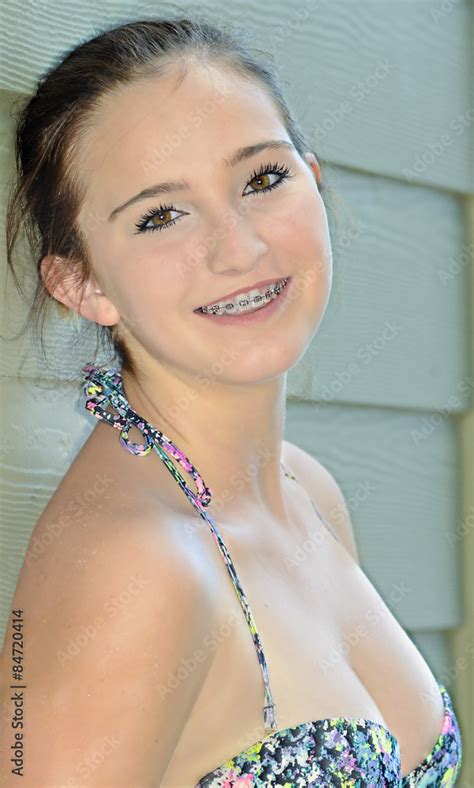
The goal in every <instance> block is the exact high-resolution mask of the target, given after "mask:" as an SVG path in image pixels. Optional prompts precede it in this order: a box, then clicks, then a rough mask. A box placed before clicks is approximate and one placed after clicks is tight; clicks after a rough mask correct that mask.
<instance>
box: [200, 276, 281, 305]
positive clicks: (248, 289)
mask: <svg viewBox="0 0 474 788" xmlns="http://www.w3.org/2000/svg"><path fill="white" fill-rule="evenodd" d="M287 278H289V277H286V276H278V277H273V279H262V280H261V281H260V282H255V284H254V285H249V286H248V287H239V289H238V290H233V291H232V293H227V294H226V295H224V296H220V298H214V300H213V301H209V303H208V304H200V306H211V304H218V303H220V302H221V301H225V300H226V299H228V298H233V297H234V296H236V295H239V293H250V292H251V290H257V289H258V290H260V288H261V287H265V285H271V284H273V283H274V282H280V281H281V280H282V279H287ZM199 308H200V307H197V309H199Z"/></svg>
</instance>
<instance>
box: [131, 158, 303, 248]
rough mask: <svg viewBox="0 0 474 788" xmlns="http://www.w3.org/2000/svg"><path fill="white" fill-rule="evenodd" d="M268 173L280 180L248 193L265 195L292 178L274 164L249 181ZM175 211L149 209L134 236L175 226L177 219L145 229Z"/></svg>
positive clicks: (284, 168) (163, 207)
mask: <svg viewBox="0 0 474 788" xmlns="http://www.w3.org/2000/svg"><path fill="white" fill-rule="evenodd" d="M269 173H276V174H277V175H279V176H280V180H279V181H277V182H276V183H272V184H270V186H266V187H265V188H264V189H259V190H257V191H253V192H250V193H251V194H266V193H267V192H269V191H271V190H272V189H276V188H277V187H278V186H281V184H282V183H284V181H286V180H287V178H293V177H294V176H293V173H292V172H291V170H290V168H289V167H287V166H286V164H279V163H278V162H275V163H274V164H262V165H261V167H260V169H259V170H258V171H257V170H254V171H253V173H252V175H251V176H250V179H249V181H252V180H253V179H254V178H260V177H261V176H262V175H268V174H269ZM249 181H248V182H249ZM248 182H247V183H248ZM248 196H249V195H248V194H245V195H244V197H248ZM175 210H176V208H174V206H173V205H160V207H159V208H151V209H150V210H149V211H147V213H146V214H145V215H144V216H142V217H141V219H140V221H139V222H137V223H136V224H135V227H136V228H137V233H134V235H137V234H138V233H146V232H149V231H150V230H151V231H154V230H167V229H168V227H172V226H173V224H176V222H177V221H178V218H179V217H177V218H176V219H171V220H170V221H169V222H168V223H167V224H163V225H161V226H160V225H155V226H151V227H147V226H146V225H147V223H148V222H149V221H150V219H152V218H153V216H155V215H156V214H157V213H165V212H166V211H175Z"/></svg>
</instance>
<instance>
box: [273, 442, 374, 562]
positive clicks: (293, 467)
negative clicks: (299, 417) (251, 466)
mask: <svg viewBox="0 0 474 788" xmlns="http://www.w3.org/2000/svg"><path fill="white" fill-rule="evenodd" d="M282 444H283V446H282V455H283V457H282V459H283V464H284V465H285V467H287V468H288V470H289V471H291V472H292V473H293V474H294V475H295V476H296V478H297V479H298V481H300V482H301V484H302V485H303V486H304V488H305V489H306V492H307V493H308V495H309V497H310V498H312V500H313V501H314V503H315V506H317V508H318V509H319V510H320V512H321V513H322V515H323V517H324V518H325V519H326V520H327V521H328V522H329V523H330V524H331V526H332V528H333V529H334V532H335V533H336V535H337V537H338V539H339V540H340V542H341V543H342V544H343V546H344V547H345V548H346V550H347V551H348V553H349V554H350V555H351V556H352V558H353V559H354V561H355V562H356V563H357V564H358V565H360V562H359V555H358V551H357V545H356V541H355V537H354V530H353V526H352V522H351V518H350V515H349V511H348V508H347V504H346V501H345V498H344V495H343V492H342V490H341V488H340V486H339V484H338V483H337V481H336V480H335V478H334V476H333V475H332V474H331V473H330V472H329V471H328V469H327V468H325V466H324V465H323V464H322V463H321V462H319V460H317V459H316V458H315V457H313V455H312V454H309V452H307V451H305V450H304V449H302V448H300V447H299V446H297V445H296V444H295V443H291V442H290V441H287V440H284V441H283V442H282Z"/></svg>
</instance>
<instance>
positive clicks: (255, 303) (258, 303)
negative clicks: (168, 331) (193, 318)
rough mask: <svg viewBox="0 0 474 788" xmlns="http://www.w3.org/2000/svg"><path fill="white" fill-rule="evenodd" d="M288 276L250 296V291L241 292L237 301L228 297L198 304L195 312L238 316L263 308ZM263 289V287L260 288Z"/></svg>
mask: <svg viewBox="0 0 474 788" xmlns="http://www.w3.org/2000/svg"><path fill="white" fill-rule="evenodd" d="M289 279H290V277H285V278H284V279H280V280H277V282H276V283H275V285H274V286H272V287H269V288H268V290H267V291H266V292H265V293H264V294H263V292H259V293H257V292H256V294H255V295H254V296H253V297H250V292H252V291H249V293H245V294H243V297H242V298H241V299H239V301H236V300H233V299H229V301H228V302H227V303H224V302H221V303H215V304H210V305H209V306H207V307H206V306H200V307H198V308H197V309H195V310H194V311H195V312H200V313H201V314H207V315H216V316H219V315H227V316H229V317H231V316H235V317H238V316H239V315H247V314H249V313H253V312H258V311H259V310H260V309H264V308H265V307H266V306H268V304H270V303H271V302H272V301H274V300H275V299H276V298H278V296H279V295H280V293H281V292H282V290H284V289H285V287H286V286H287V284H288V282H289ZM262 291H263V288H262Z"/></svg>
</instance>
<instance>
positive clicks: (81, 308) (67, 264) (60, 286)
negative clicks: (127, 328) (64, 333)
mask: <svg viewBox="0 0 474 788" xmlns="http://www.w3.org/2000/svg"><path fill="white" fill-rule="evenodd" d="M77 265H78V263H72V262H71V260H68V259H67V258H64V257H58V256H57V255H47V256H46V257H43V259H42V260H41V263H40V275H41V279H42V280H43V284H44V286H45V288H46V289H47V291H48V292H49V294H50V295H51V296H52V297H53V298H55V299H56V300H57V301H60V302H61V303H62V304H64V305H65V306H67V307H69V309H72V310H73V311H74V312H77V313H78V314H79V315H82V316H83V317H85V318H86V319H87V320H92V321H93V322H94V323H99V324H100V325H103V326H113V325H115V324H116V323H118V322H119V320H120V314H119V313H118V311H117V309H116V308H115V306H114V305H113V303H112V302H111V301H110V300H109V299H108V298H107V297H106V296H105V295H104V293H103V292H102V290H101V289H99V287H98V284H97V282H96V281H95V280H94V279H89V281H88V282H87V283H86V285H85V286H84V285H82V286H81V287H80V286H79V284H78V283H77V274H76V266H77Z"/></svg>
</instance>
